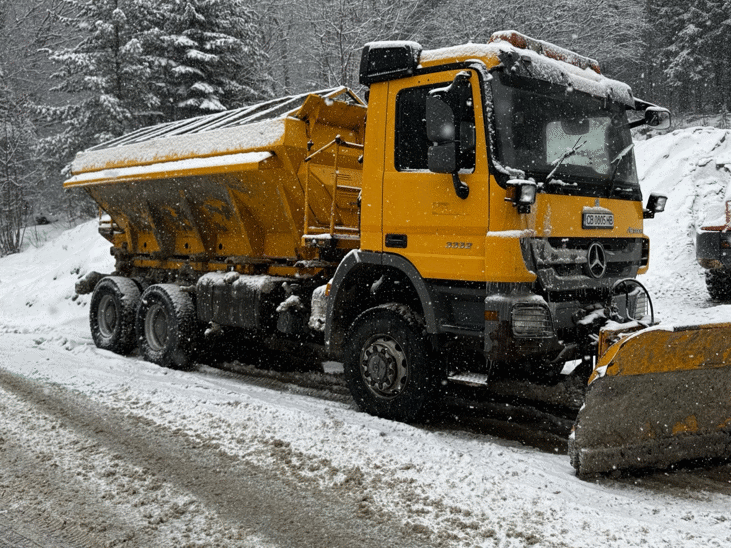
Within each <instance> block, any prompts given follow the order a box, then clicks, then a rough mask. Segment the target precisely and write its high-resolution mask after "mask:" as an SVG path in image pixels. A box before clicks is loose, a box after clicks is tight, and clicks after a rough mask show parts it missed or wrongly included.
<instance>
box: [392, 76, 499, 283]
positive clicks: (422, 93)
mask: <svg viewBox="0 0 731 548" xmlns="http://www.w3.org/2000/svg"><path fill="white" fill-rule="evenodd" d="M459 73H460V71H459V70H454V71H447V72H438V73H433V74H424V75H419V76H415V77H412V78H407V79H401V80H394V81H392V82H390V83H389V90H388V116H387V120H388V122H387V127H386V141H387V143H389V144H390V145H391V146H388V145H387V146H386V151H385V158H384V159H385V162H384V174H383V222H382V223H383V224H382V229H383V231H382V236H383V241H382V243H383V251H384V252H386V253H395V254H399V255H401V256H403V257H405V258H406V259H408V260H409V261H410V262H411V263H412V264H414V266H415V267H416V268H417V270H418V271H419V272H420V274H421V276H422V277H424V278H430V279H442V280H462V281H484V280H485V254H484V245H485V235H486V232H487V230H488V210H489V209H488V196H489V193H488V181H489V172H488V162H487V154H486V151H487V147H486V136H485V129H484V128H485V126H484V118H483V108H482V104H483V103H482V98H481V94H480V89H481V86H480V82H479V79H478V76H477V74H476V73H475V72H474V71H468V73H469V78H468V79H467V80H466V82H463V85H466V86H467V88H466V92H464V93H462V95H461V96H460V97H461V99H460V100H461V104H460V105H458V106H457V111H458V112H459V114H458V117H459V119H458V120H457V123H458V124H460V130H459V132H460V145H459V148H460V149H461V152H460V153H459V154H458V155H457V157H458V163H459V164H460V165H458V170H459V173H458V176H459V182H461V183H465V184H466V185H467V186H468V187H469V194H468V195H467V197H466V198H461V197H460V196H458V193H459V192H458V191H457V189H456V186H457V185H456V184H455V182H454V181H453V176H452V174H450V173H434V172H431V171H429V161H428V158H429V149H430V147H432V148H433V147H434V143H433V142H432V141H430V140H429V139H428V138H427V124H426V101H427V97H428V96H429V95H430V94H431V95H432V96H433V95H435V94H436V95H439V94H440V93H442V92H444V90H445V89H447V88H448V87H449V86H450V85H451V84H452V83H453V82H454V81H455V77H457V75H458V74H459ZM465 77H466V74H464V72H463V74H462V76H461V78H462V80H465ZM470 127H474V131H473V132H471V134H470V136H469V137H467V135H466V132H468V131H470ZM470 139H472V143H471V144H470V145H469V146H465V143H467V142H468V141H469V140H470ZM467 149H470V150H467ZM438 152H439V151H437V150H432V154H434V153H437V154H438Z"/></svg>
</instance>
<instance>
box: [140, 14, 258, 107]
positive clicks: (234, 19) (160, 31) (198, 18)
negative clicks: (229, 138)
mask: <svg viewBox="0 0 731 548" xmlns="http://www.w3.org/2000/svg"><path fill="white" fill-rule="evenodd" d="M157 4H158V5H159V6H160V7H163V8H164V14H163V16H162V17H160V18H158V19H157V20H156V21H155V25H154V26H153V27H152V28H150V29H149V30H148V31H146V32H145V34H144V36H143V37H141V40H142V42H143V44H144V50H145V53H146V55H147V56H148V59H150V60H151V66H152V67H153V78H154V80H155V82H156V86H157V87H156V94H157V96H158V98H159V102H160V105H161V108H162V111H163V113H164V118H165V119H166V120H177V119H181V118H187V117H190V116H196V115H200V114H208V113H211V112H216V111H221V110H227V109H229V108H233V107H239V106H242V105H244V104H247V103H252V102H256V101H259V100H262V99H265V98H268V97H270V96H271V93H272V87H273V86H272V79H271V77H270V76H269V73H270V70H269V67H268V66H267V63H266V55H265V54H264V52H263V49H262V43H263V37H262V35H261V30H260V29H261V27H260V25H259V22H258V15H257V13H256V12H255V11H254V10H252V9H251V7H250V6H249V4H248V2H246V1H244V0H163V1H162V2H157Z"/></svg>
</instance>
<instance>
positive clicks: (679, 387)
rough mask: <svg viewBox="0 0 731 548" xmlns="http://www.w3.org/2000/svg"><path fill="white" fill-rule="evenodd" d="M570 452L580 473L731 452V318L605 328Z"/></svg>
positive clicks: (729, 454)
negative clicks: (676, 324)
mask: <svg viewBox="0 0 731 548" xmlns="http://www.w3.org/2000/svg"><path fill="white" fill-rule="evenodd" d="M615 341H616V342H615ZM569 455H570V457H571V464H572V465H573V466H574V468H575V469H576V473H577V475H578V476H591V475H594V474H599V473H603V472H610V471H612V470H620V469H639V468H666V467H668V466H670V465H672V464H675V463H678V462H681V461H686V460H691V459H703V458H725V457H731V323H722V324H708V325H696V326H686V327H651V328H648V329H643V330H641V331H637V330H635V331H634V332H627V331H622V330H617V331H611V330H610V331H602V333H601V336H600V340H599V358H598V360H597V364H596V367H595V368H594V373H593V375H592V377H591V379H590V380H589V388H588V391H587V394H586V399H585V402H584V406H583V407H582V409H581V411H579V415H578V417H577V419H576V423H575V425H574V431H573V432H572V434H571V438H570V439H569Z"/></svg>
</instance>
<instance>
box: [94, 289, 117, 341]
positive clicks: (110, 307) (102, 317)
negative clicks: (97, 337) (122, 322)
mask: <svg viewBox="0 0 731 548" xmlns="http://www.w3.org/2000/svg"><path fill="white" fill-rule="evenodd" d="M97 312H98V314H97V317H98V318H99V332H100V333H101V334H102V336H103V337H105V338H109V337H111V336H112V335H114V331H115V330H116V329H117V323H118V322H119V313H118V310H117V303H116V302H115V300H114V298H113V297H112V296H111V295H104V296H103V297H102V298H101V300H100V301H99V307H98V308H97Z"/></svg>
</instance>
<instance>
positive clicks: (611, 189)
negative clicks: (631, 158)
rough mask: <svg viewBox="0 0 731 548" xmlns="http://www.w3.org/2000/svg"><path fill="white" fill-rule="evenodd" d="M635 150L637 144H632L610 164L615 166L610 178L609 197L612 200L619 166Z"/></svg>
mask: <svg viewBox="0 0 731 548" xmlns="http://www.w3.org/2000/svg"><path fill="white" fill-rule="evenodd" d="M633 148H635V144H634V143H630V144H629V145H627V146H626V147H624V148H623V149H622V151H621V152H620V153H619V154H617V157H616V158H614V160H612V161H611V162H610V164H614V168H613V169H612V175H611V177H609V194H608V197H610V198H611V196H612V194H614V178H615V177H616V176H617V172H618V171H619V166H620V164H621V163H622V160H624V158H625V157H626V156H627V154H628V153H629V152H630V151H631V150H632V149H633Z"/></svg>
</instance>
